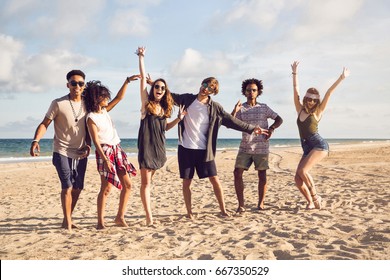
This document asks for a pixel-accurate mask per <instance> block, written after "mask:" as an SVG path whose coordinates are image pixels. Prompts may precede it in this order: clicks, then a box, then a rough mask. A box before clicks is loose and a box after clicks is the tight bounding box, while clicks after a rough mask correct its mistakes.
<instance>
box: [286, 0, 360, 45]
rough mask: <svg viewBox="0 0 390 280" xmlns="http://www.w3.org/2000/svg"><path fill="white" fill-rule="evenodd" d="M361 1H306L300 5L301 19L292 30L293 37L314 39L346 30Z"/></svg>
mask: <svg viewBox="0 0 390 280" xmlns="http://www.w3.org/2000/svg"><path fill="white" fill-rule="evenodd" d="M363 3H364V1H363V0H345V1H339V0H327V1H308V3H307V5H306V6H304V5H303V6H302V9H304V11H303V17H302V21H301V23H298V24H297V26H296V27H295V28H294V29H293V30H292V34H293V37H294V38H295V39H297V40H299V41H302V40H315V39H321V38H324V37H327V36H328V35H331V34H339V33H342V32H343V31H344V32H345V31H348V30H349V26H348V22H350V21H351V19H352V18H353V17H354V15H355V14H356V13H357V12H358V11H359V9H360V8H361V7H362V5H363Z"/></svg>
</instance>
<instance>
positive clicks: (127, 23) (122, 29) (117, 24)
mask: <svg viewBox="0 0 390 280" xmlns="http://www.w3.org/2000/svg"><path fill="white" fill-rule="evenodd" d="M110 32H111V33H112V34H114V35H116V36H123V35H134V36H139V37H146V36H147V35H149V33H150V20H149V19H148V18H147V17H146V16H145V15H143V14H142V11H140V10H134V9H127V10H118V11H117V12H116V13H115V15H114V16H113V17H112V20H111V23H110Z"/></svg>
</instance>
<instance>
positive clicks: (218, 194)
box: [209, 176, 230, 217]
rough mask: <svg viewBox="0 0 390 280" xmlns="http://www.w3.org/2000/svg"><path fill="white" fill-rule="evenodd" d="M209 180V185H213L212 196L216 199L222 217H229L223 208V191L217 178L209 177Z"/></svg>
mask: <svg viewBox="0 0 390 280" xmlns="http://www.w3.org/2000/svg"><path fill="white" fill-rule="evenodd" d="M209 180H210V183H211V184H212V185H213V189H214V194H215V196H216V198H217V201H218V204H219V208H220V209H221V214H222V216H227V217H228V216H230V215H229V213H228V212H227V211H226V208H225V201H224V198H223V190H222V186H221V183H220V182H219V178H218V176H212V177H209Z"/></svg>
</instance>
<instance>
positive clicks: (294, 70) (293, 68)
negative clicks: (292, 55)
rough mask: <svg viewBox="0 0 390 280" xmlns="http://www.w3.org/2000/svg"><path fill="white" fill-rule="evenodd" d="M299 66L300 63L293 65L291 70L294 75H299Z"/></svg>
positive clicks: (295, 62)
mask: <svg viewBox="0 0 390 280" xmlns="http://www.w3.org/2000/svg"><path fill="white" fill-rule="evenodd" d="M298 65H299V61H294V62H293V64H291V70H292V72H293V73H297V71H298Z"/></svg>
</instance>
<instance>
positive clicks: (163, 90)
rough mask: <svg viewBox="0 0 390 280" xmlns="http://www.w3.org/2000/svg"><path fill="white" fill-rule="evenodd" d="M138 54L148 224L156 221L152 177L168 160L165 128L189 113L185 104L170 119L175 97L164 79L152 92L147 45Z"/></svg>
mask: <svg viewBox="0 0 390 280" xmlns="http://www.w3.org/2000/svg"><path fill="white" fill-rule="evenodd" d="M136 54H137V55H138V57H139V70H140V74H141V83H140V95H141V124H140V128H139V132H138V163H139V168H140V172H141V200H142V204H143V206H144V209H145V213H146V225H148V226H149V225H152V224H153V216H152V211H151V204H150V190H151V183H152V177H153V174H154V172H155V171H156V170H157V169H160V168H161V167H163V166H164V164H165V162H166V161H167V157H166V152H165V131H167V130H169V129H171V128H172V127H174V126H175V125H176V124H178V123H179V122H180V121H181V120H182V119H183V118H184V115H185V112H184V111H183V109H182V108H180V110H179V114H178V116H177V118H175V119H174V120H173V121H171V122H167V118H170V117H171V115H172V111H173V106H174V103H173V99H172V96H171V93H170V91H169V89H168V86H167V83H166V82H165V80H164V79H157V80H156V81H154V82H153V84H152V88H151V89H150V91H149V93H148V91H147V77H146V71H145V65H144V57H145V47H139V48H138V49H137V52H136Z"/></svg>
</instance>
